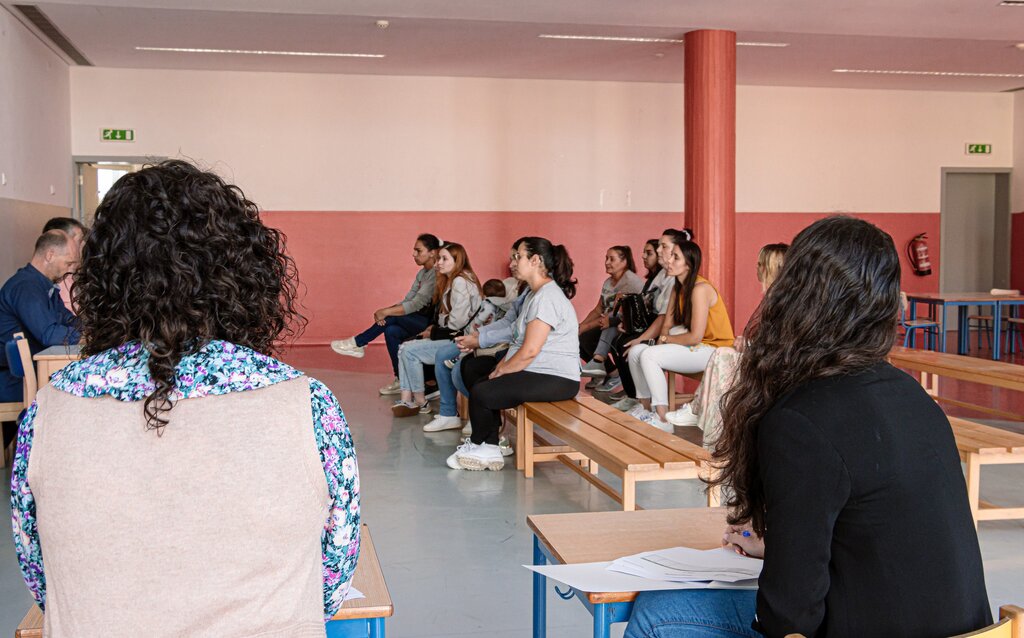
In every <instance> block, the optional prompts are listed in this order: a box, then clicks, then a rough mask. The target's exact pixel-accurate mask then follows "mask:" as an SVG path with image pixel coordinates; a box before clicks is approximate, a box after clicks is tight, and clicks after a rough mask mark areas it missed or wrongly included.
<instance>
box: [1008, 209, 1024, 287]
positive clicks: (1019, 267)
mask: <svg viewBox="0 0 1024 638" xmlns="http://www.w3.org/2000/svg"><path fill="white" fill-rule="evenodd" d="M1011 220H1012V221H1011V222H1010V224H1011V227H1010V228H1011V230H1010V232H1011V239H1010V286H1011V287H1012V288H1016V289H1017V290H1024V212H1020V213H1016V214H1015V215H1013V216H1011Z"/></svg>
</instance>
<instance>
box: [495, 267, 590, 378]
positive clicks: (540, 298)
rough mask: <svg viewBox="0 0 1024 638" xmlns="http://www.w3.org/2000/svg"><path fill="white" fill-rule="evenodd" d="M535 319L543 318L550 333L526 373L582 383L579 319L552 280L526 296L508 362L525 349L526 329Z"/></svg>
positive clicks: (510, 346) (518, 318) (516, 323)
mask: <svg viewBox="0 0 1024 638" xmlns="http://www.w3.org/2000/svg"><path fill="white" fill-rule="evenodd" d="M534 319H540V320H541V321H543V322H544V323H546V324H548V325H549V326H551V332H549V333H548V338H547V340H546V341H545V342H544V345H543V346H541V349H540V353H539V354H537V356H536V357H535V358H534V359H533V361H531V362H530V365H528V366H526V371H527V372H536V373H538V374H552V375H555V376H558V377H565V378H566V379H570V380H572V381H579V380H580V340H579V335H578V334H577V331H578V329H579V320H577V318H576V310H575V309H574V308H573V307H572V303H570V302H569V300H568V299H566V297H565V294H564V293H563V292H562V289H561V288H559V287H558V284H556V283H555V282H553V281H550V282H548V283H546V284H544V285H543V286H541V287H540V289H539V290H537V291H535V292H534V291H531V292H530V293H529V294H527V295H526V301H524V302H523V308H522V310H520V312H519V316H518V317H517V318H516V322H515V324H513V325H512V341H511V343H510V344H509V347H508V354H507V355H505V358H506V360H507V359H509V358H511V357H512V355H514V354H515V353H516V352H517V351H518V350H519V349H520V348H522V347H523V341H524V340H525V339H526V326H527V324H529V323H530V322H531V321H533V320H534Z"/></svg>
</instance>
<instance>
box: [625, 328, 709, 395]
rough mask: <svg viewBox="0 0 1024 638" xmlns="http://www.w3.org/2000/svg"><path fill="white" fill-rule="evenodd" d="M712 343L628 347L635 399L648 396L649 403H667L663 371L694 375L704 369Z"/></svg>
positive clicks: (666, 385)
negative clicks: (634, 385) (634, 384)
mask: <svg viewBox="0 0 1024 638" xmlns="http://www.w3.org/2000/svg"><path fill="white" fill-rule="evenodd" d="M714 352H715V348H714V346H709V345H707V344H705V343H701V344H698V345H696V346H681V345H678V344H675V343H663V344H660V345H657V346H648V345H645V344H637V345H635V346H633V347H632V348H630V349H629V354H628V355H627V357H626V358H627V360H628V361H629V371H630V372H631V373H633V382H634V383H636V398H638V399H650V400H651V406H652V407H653V406H656V405H668V391H669V388H668V380H667V379H666V378H665V371H666V370H670V371H672V372H681V373H683V374H693V373H695V372H703V371H704V368H705V367H706V366H707V364H708V359H710V358H711V355H712V354H714Z"/></svg>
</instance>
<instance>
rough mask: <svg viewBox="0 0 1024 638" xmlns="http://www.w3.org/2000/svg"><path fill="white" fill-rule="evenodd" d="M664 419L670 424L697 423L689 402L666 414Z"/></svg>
mask: <svg viewBox="0 0 1024 638" xmlns="http://www.w3.org/2000/svg"><path fill="white" fill-rule="evenodd" d="M665 420H666V421H668V422H669V423H671V424H672V425H680V426H687V425H697V415H696V414H694V413H693V412H691V411H690V404H689V403H687V404H686V405H684V406H683V407H681V408H679V409H678V410H676V411H674V412H669V413H668V414H666V415H665Z"/></svg>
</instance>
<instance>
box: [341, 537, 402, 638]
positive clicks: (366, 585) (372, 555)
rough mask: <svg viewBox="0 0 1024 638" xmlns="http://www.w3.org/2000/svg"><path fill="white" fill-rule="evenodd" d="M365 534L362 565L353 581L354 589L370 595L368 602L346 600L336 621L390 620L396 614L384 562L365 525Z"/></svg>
mask: <svg viewBox="0 0 1024 638" xmlns="http://www.w3.org/2000/svg"><path fill="white" fill-rule="evenodd" d="M361 534H362V535H361V536H360V544H359V562H358V563H357V564H356V573H355V575H354V576H353V577H352V586H353V587H355V588H356V589H358V590H359V591H361V592H363V593H364V594H366V598H357V599H355V600H346V601H345V602H344V603H342V604H341V609H339V610H338V613H336V614H334V618H333V619H332V620H352V619H353V618H380V617H381V616H384V617H390V616H391V615H392V614H394V613H395V607H394V605H393V604H392V603H391V594H390V593H388V586H387V585H386V584H385V583H384V573H383V572H381V570H380V562H379V561H378V560H377V551H376V550H375V549H374V547H373V539H372V538H370V528H369V527H367V526H366V525H363V528H362V532H361Z"/></svg>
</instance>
